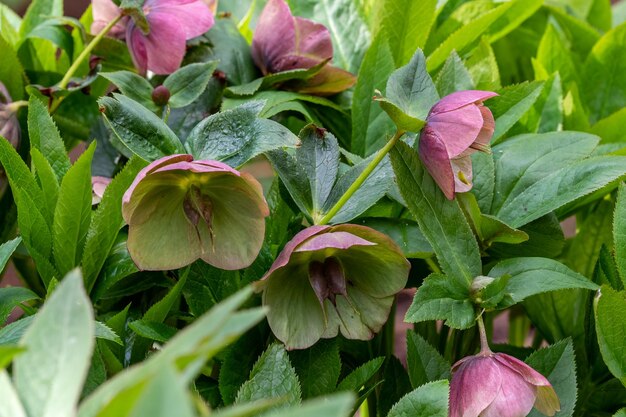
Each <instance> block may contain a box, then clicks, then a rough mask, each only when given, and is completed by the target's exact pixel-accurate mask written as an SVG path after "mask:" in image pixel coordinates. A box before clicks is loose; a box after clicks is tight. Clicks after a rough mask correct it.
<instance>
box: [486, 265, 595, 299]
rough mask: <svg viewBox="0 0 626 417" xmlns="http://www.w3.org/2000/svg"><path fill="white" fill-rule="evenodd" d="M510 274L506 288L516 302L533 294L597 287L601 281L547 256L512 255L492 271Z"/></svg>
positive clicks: (498, 275) (500, 274) (491, 274)
mask: <svg viewBox="0 0 626 417" xmlns="http://www.w3.org/2000/svg"><path fill="white" fill-rule="evenodd" d="M503 275H510V276H511V278H510V279H509V281H508V283H507V285H506V287H505V292H506V293H508V294H509V295H510V296H511V298H512V302H513V303H519V302H520V301H523V300H524V299H525V298H527V297H530V296H531V295H535V294H541V293H544V292H549V291H558V290H564V289H570V288H583V289H588V290H597V289H598V285H597V284H595V283H594V282H593V281H591V280H589V279H588V278H586V277H584V276H582V275H580V274H578V273H576V272H574V271H572V270H571V269H569V268H568V267H566V266H565V265H563V264H562V263H560V262H558V261H555V260H552V259H548V258H513V259H506V260H504V261H501V262H499V263H498V264H497V265H496V266H494V267H493V268H492V269H491V271H489V276H491V277H494V278H495V277H501V276H503Z"/></svg>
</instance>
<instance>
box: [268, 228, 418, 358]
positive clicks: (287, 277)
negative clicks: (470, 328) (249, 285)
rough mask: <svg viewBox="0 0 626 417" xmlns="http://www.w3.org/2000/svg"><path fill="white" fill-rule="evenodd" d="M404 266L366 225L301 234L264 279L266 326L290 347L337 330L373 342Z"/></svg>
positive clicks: (406, 270)
mask: <svg viewBox="0 0 626 417" xmlns="http://www.w3.org/2000/svg"><path fill="white" fill-rule="evenodd" d="M409 267H410V265H409V263H408V261H407V260H406V258H405V257H404V255H403V254H402V252H401V251H400V249H399V248H398V246H397V245H396V244H395V243H394V242H393V241H392V240H391V239H390V238H389V237H387V236H385V235H384V234H382V233H380V232H377V231H376V230H373V229H370V228H369V227H365V226H357V225H351V224H343V225H338V226H312V227H309V228H307V229H304V230H303V231H301V232H300V233H298V234H297V235H295V236H294V238H293V239H292V240H291V241H290V242H289V243H287V245H286V246H285V248H284V249H283V251H282V252H281V253H280V255H278V257H277V258H276V260H275V261H274V264H273V265H272V267H271V268H270V270H269V271H268V272H267V274H265V276H264V277H263V278H262V280H263V281H261V282H262V283H263V285H264V293H263V304H265V305H267V306H269V308H270V309H269V312H268V315H267V319H268V322H269V325H270V328H271V329H272V331H273V332H274V335H275V336H276V337H277V338H278V339H280V340H281V341H282V342H283V343H285V345H286V347H287V348H288V349H304V348H307V347H309V346H311V345H313V344H314V343H315V342H317V341H318V340H319V339H320V338H322V337H323V338H330V337H335V336H336V335H337V333H338V331H339V330H341V334H343V335H344V336H345V337H347V338H349V339H360V340H368V339H371V338H372V337H373V336H374V333H376V332H378V331H379V330H380V328H381V327H382V325H383V324H384V323H385V321H386V320H387V316H388V315H389V310H390V309H391V304H392V303H393V299H394V295H395V294H396V293H397V292H398V291H400V290H402V289H403V288H404V286H405V284H406V281H407V278H408V273H409Z"/></svg>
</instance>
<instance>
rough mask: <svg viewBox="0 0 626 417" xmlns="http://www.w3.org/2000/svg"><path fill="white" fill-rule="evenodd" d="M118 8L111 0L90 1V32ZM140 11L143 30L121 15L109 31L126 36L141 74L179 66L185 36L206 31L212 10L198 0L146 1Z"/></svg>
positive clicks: (117, 12)
mask: <svg viewBox="0 0 626 417" xmlns="http://www.w3.org/2000/svg"><path fill="white" fill-rule="evenodd" d="M121 13H122V11H121V10H120V9H119V8H118V7H117V6H116V5H115V4H114V3H113V2H112V1H111V0H93V17H94V22H93V24H92V26H91V31H92V33H94V34H95V33H97V32H98V31H99V30H102V28H103V27H104V26H105V25H106V24H107V23H109V22H110V21H111V20H113V19H115V18H116V17H118V16H119V15H120V14H121ZM143 13H144V15H145V17H146V21H147V24H148V28H147V31H146V30H145V28H140V27H139V26H138V25H137V24H136V22H135V20H133V19H130V18H124V19H123V20H122V21H121V22H120V23H119V24H118V25H116V26H115V27H114V28H113V29H112V30H111V34H112V36H114V37H121V36H122V33H124V36H125V37H126V43H127V45H128V49H129V51H130V55H131V57H132V58H133V62H134V63H135V66H136V67H137V69H138V70H139V72H141V73H145V72H146V71H147V70H150V71H152V72H154V73H155V74H171V73H172V72H174V71H176V70H177V69H178V68H180V64H181V63H182V61H183V57H184V56H185V51H186V43H187V40H188V39H191V38H195V37H196V36H200V35H202V34H203V33H205V32H207V31H208V30H209V29H211V27H212V26H213V23H214V18H213V13H211V10H210V9H209V6H207V5H206V4H205V3H204V2H203V1H202V0H146V1H145V3H144V4H143Z"/></svg>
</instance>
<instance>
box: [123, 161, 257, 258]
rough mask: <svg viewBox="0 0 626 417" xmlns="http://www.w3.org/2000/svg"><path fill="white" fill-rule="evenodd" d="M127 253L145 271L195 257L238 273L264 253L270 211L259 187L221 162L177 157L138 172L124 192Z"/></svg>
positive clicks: (245, 174)
mask: <svg viewBox="0 0 626 417" xmlns="http://www.w3.org/2000/svg"><path fill="white" fill-rule="evenodd" d="M122 214H123V216H124V220H125V221H126V223H128V226H129V229H128V252H129V253H130V255H131V257H132V259H133V261H134V262H135V263H136V264H137V267H139V268H140V269H143V270H167V269H177V268H181V267H183V266H185V265H189V264H190V263H192V262H194V261H195V260H197V259H202V260H204V261H205V262H207V263H209V264H211V265H213V266H215V267H218V268H221V269H228V270H233V269H241V268H245V267H247V266H249V265H250V264H251V263H252V262H253V261H254V259H255V258H256V257H257V255H258V254H259V251H260V250H261V246H262V245H263V239H264V235H265V217H267V216H268V215H269V208H268V207H267V203H266V201H265V198H264V197H263V190H262V189H261V185H260V184H259V182H258V181H257V180H256V179H254V178H253V177H252V176H251V175H249V174H247V173H240V172H239V171H236V170H234V169H233V168H231V167H229V166H228V165H226V164H223V163H221V162H216V161H194V160H193V157H192V156H191V155H172V156H167V157H164V158H161V159H159V160H157V161H154V162H153V163H151V164H150V165H148V166H147V167H146V168H144V169H143V170H141V172H139V174H138V175H137V177H136V178H135V181H134V182H133V184H132V185H131V186H130V188H129V189H128V190H127V191H126V193H125V194H124V198H123V200H122Z"/></svg>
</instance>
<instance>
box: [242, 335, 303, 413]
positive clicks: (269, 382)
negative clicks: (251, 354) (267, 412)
mask: <svg viewBox="0 0 626 417" xmlns="http://www.w3.org/2000/svg"><path fill="white" fill-rule="evenodd" d="M300 396H301V393H300V382H299V381H298V376H297V375H296V372H295V371H294V369H293V367H292V366H291V363H290V362H289V357H288V356H287V351H286V350H285V348H284V347H283V346H282V345H279V344H274V345H272V346H270V347H269V348H268V349H267V350H266V351H265V352H264V353H263V354H262V355H261V357H260V358H259V360H258V361H257V363H256V364H255V365H254V367H253V368H252V371H251V372H250V379H249V380H248V381H246V382H245V383H244V384H243V385H242V386H241V388H240V389H239V392H238V393H237V399H236V400H235V403H236V404H240V403H243V402H249V401H255V400H260V399H267V398H280V397H284V403H283V404H286V405H294V404H299V403H300Z"/></svg>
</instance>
